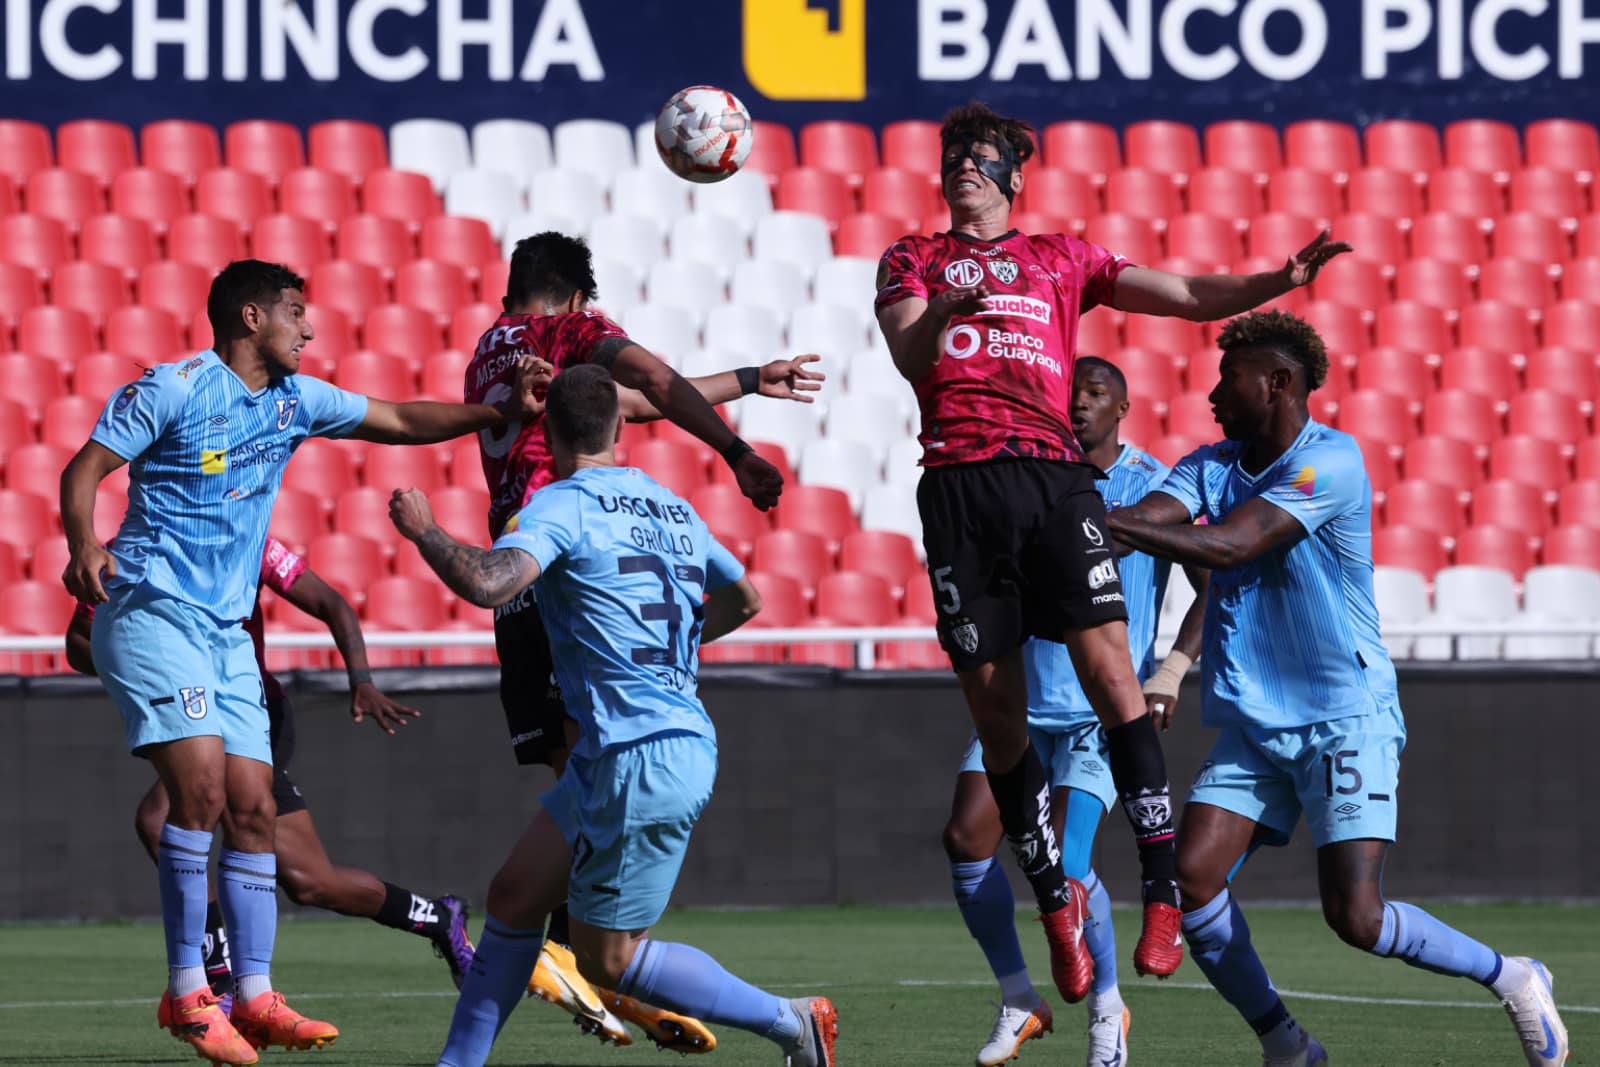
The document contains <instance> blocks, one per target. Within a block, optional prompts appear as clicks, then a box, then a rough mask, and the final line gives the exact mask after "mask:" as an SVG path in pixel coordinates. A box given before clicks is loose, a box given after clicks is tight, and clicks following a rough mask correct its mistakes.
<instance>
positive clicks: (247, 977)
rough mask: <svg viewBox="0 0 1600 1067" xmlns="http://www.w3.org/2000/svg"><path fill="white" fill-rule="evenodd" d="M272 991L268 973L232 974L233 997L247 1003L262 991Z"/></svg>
mask: <svg viewBox="0 0 1600 1067" xmlns="http://www.w3.org/2000/svg"><path fill="white" fill-rule="evenodd" d="M270 992H272V975H270V974H236V975H234V976H233V999H234V1000H235V1001H236V1002H237V1003H239V1004H248V1003H250V1002H251V1001H252V1000H254V999H256V998H257V997H259V996H260V995H261V994H263V993H270Z"/></svg>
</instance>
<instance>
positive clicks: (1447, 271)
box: [1328, 258, 1472, 321]
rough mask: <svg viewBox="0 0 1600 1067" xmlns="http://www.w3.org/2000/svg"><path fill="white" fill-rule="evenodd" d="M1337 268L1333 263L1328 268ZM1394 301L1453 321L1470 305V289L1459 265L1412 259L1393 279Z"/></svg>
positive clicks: (1401, 266) (1400, 268)
mask: <svg viewBox="0 0 1600 1067" xmlns="http://www.w3.org/2000/svg"><path fill="white" fill-rule="evenodd" d="M1338 265H1339V261H1338V260H1335V261H1334V263H1333V264H1332V265H1330V266H1329V268H1328V269H1329V270H1330V271H1331V270H1333V269H1334V268H1335V267H1337V266H1338ZM1394 289H1395V297H1396V299H1398V300H1401V301H1414V302H1416V303H1419V304H1427V305H1428V306H1430V307H1435V308H1438V309H1439V310H1440V311H1442V312H1444V314H1445V318H1446V319H1448V320H1450V321H1454V320H1455V318H1456V317H1457V316H1458V315H1459V313H1460V308H1461V306H1462V305H1463V304H1467V303H1470V302H1471V301H1472V287H1471V286H1470V285H1469V284H1468V282H1467V277H1466V275H1465V274H1464V273H1463V272H1462V270H1461V265H1460V264H1459V263H1451V262H1447V261H1446V260H1442V259H1427V258H1422V259H1412V260H1408V261H1407V262H1405V263H1401V264H1400V265H1399V267H1398V269H1397V270H1396V271H1395V275H1394Z"/></svg>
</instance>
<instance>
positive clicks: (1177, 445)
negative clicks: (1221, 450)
mask: <svg viewBox="0 0 1600 1067" xmlns="http://www.w3.org/2000/svg"><path fill="white" fill-rule="evenodd" d="M1221 435H1222V431H1221V430H1219V429H1218V428H1217V427H1216V425H1215V424H1213V425H1212V427H1211V431H1210V432H1209V433H1207V434H1206V435H1205V436H1204V437H1198V438H1197V437H1186V436H1184V435H1182V434H1168V435H1167V436H1165V437H1160V438H1157V439H1156V440H1154V441H1151V442H1150V444H1149V446H1148V448H1147V451H1148V452H1149V453H1150V454H1151V455H1152V456H1154V457H1156V458H1157V459H1159V460H1160V461H1161V462H1162V463H1165V464H1166V465H1167V466H1169V467H1171V466H1175V465H1176V464H1177V462H1178V461H1179V460H1180V459H1182V458H1183V457H1184V456H1187V455H1188V454H1189V453H1190V452H1193V451H1194V450H1195V449H1197V448H1199V447H1200V446H1201V445H1202V444H1204V443H1205V442H1207V441H1215V440H1218V439H1219V438H1220V437H1221Z"/></svg>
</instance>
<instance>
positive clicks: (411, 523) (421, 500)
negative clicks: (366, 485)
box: [389, 489, 434, 541]
mask: <svg viewBox="0 0 1600 1067" xmlns="http://www.w3.org/2000/svg"><path fill="white" fill-rule="evenodd" d="M389 521H390V522H392V523H394V528H395V529H396V530H399V531H400V536H401V537H404V538H405V539H406V540H407V541H415V540H417V539H419V538H420V537H421V536H422V535H423V534H425V533H427V532H428V531H429V530H431V529H433V527H434V522H433V505H431V504H429V503H428V494H426V493H424V492H423V491H422V490H421V489H396V490H395V491H394V495H393V496H391V497H390V498H389Z"/></svg>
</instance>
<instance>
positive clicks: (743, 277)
mask: <svg viewBox="0 0 1600 1067" xmlns="http://www.w3.org/2000/svg"><path fill="white" fill-rule="evenodd" d="M729 292H730V294H731V298H732V302H733V303H734V304H748V305H750V306H752V307H762V308H766V309H767V310H769V311H771V312H772V313H773V314H774V315H776V316H778V319H779V320H780V321H783V322H787V321H788V319H789V316H790V314H791V313H792V312H793V311H794V309H795V306H796V305H797V304H799V303H801V302H803V301H804V300H805V298H806V277H805V272H804V271H802V270H801V269H800V267H798V266H796V265H795V264H793V263H786V262H783V261H782V260H763V259H752V260H746V261H745V262H743V263H739V264H736V265H735V266H734V268H733V278H732V279H731V281H730V284H729Z"/></svg>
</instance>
